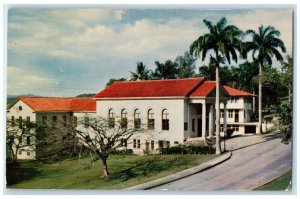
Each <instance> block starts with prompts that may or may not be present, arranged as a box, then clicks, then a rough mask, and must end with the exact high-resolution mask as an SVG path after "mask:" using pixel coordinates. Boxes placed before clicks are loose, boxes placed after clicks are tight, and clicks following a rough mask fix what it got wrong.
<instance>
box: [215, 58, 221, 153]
mask: <svg viewBox="0 0 300 199" xmlns="http://www.w3.org/2000/svg"><path fill="white" fill-rule="evenodd" d="M220 153H221V146H220V81H219V64H218V65H217V67H216V154H220Z"/></svg>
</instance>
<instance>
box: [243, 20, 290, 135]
mask: <svg viewBox="0 0 300 199" xmlns="http://www.w3.org/2000/svg"><path fill="white" fill-rule="evenodd" d="M246 34H248V35H251V36H252V41H251V42H246V43H245V48H244V51H243V54H244V56H247V54H248V53H249V52H252V57H253V59H254V60H258V68H259V83H258V127H259V130H258V134H261V130H262V129H261V128H262V74H263V73H262V71H263V68H264V65H265V63H266V62H267V63H268V64H269V65H270V66H271V65H272V57H273V56H275V58H276V59H277V60H278V61H282V60H283V57H282V55H281V53H280V52H279V49H281V51H282V52H286V49H285V46H284V43H283V42H282V41H281V40H280V39H279V38H278V37H279V36H280V32H279V31H278V30H276V29H275V28H274V27H272V26H267V27H264V26H263V25H261V26H260V27H259V28H258V32H255V31H254V30H247V31H246Z"/></svg>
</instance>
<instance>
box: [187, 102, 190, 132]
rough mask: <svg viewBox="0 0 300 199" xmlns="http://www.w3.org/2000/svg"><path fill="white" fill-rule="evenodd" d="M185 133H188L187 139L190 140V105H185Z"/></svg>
mask: <svg viewBox="0 0 300 199" xmlns="http://www.w3.org/2000/svg"><path fill="white" fill-rule="evenodd" d="M187 123H188V125H187V132H188V138H190V104H189V103H188V104H187Z"/></svg>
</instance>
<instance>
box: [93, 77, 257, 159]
mask: <svg viewBox="0 0 300 199" xmlns="http://www.w3.org/2000/svg"><path fill="white" fill-rule="evenodd" d="M215 88H216V83H215V82H214V81H205V79H204V78H188V79H170V80H146V81H135V82H132V81H130V82H115V83H113V84H112V85H111V86H109V87H107V88H106V89H104V90H103V91H101V92H99V93H98V94H96V95H95V97H94V98H95V99H96V101H97V105H96V114H97V116H100V117H105V118H109V119H112V120H118V119H119V120H121V119H125V118H126V120H127V119H128V121H130V122H128V124H127V125H131V126H134V128H145V129H146V130H147V131H146V133H137V134H135V135H134V136H133V137H132V139H131V140H130V143H129V144H128V146H127V147H128V148H132V149H133V150H134V153H139V154H141V153H145V152H147V153H148V152H150V153H151V152H155V150H156V149H157V148H159V147H166V146H172V145H176V144H182V143H184V142H186V141H189V140H193V139H199V138H200V139H204V138H205V137H213V135H214V132H215ZM252 97H255V95H252V94H251V93H247V92H244V91H240V90H237V89H233V88H230V87H227V86H223V87H221V88H220V103H221V118H222V119H221V124H224V125H221V127H222V128H221V131H223V129H224V128H226V123H228V127H229V128H230V129H233V131H234V133H236V134H244V133H255V131H256V123H250V111H251V100H250V99H251V98H252ZM249 98H250V99H249ZM227 110H228V111H227ZM227 118H228V119H227ZM226 120H227V122H226ZM247 126H252V127H251V128H248V127H247Z"/></svg>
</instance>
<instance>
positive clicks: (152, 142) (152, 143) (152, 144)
mask: <svg viewBox="0 0 300 199" xmlns="http://www.w3.org/2000/svg"><path fill="white" fill-rule="evenodd" d="M151 150H154V141H153V140H151Z"/></svg>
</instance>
